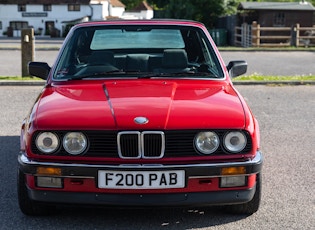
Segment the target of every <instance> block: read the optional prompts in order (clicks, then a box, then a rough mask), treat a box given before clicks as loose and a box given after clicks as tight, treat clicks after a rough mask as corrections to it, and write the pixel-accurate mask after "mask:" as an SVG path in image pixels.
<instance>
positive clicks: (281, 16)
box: [273, 12, 285, 26]
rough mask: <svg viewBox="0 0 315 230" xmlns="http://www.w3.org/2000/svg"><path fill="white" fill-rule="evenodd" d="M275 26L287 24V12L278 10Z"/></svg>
mask: <svg viewBox="0 0 315 230" xmlns="http://www.w3.org/2000/svg"><path fill="white" fill-rule="evenodd" d="M273 24H274V26H285V14H284V12H277V13H275V16H274V22H273Z"/></svg>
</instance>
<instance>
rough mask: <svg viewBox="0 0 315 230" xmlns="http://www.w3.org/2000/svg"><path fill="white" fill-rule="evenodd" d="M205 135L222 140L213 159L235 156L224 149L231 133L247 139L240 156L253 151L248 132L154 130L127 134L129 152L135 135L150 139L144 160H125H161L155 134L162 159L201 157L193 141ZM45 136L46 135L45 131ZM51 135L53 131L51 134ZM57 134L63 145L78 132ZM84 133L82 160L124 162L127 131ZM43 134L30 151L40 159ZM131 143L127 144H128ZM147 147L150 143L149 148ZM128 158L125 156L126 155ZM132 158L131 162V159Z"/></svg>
mask: <svg viewBox="0 0 315 230" xmlns="http://www.w3.org/2000/svg"><path fill="white" fill-rule="evenodd" d="M202 131H212V132H216V133H217V134H218V136H219V138H220V146H219V148H218V149H217V150H216V151H215V152H214V153H212V154H211V156H214V155H216V156H218V155H227V154H232V153H230V152H228V151H226V150H225V149H224V146H223V137H224V136H225V134H226V133H227V132H230V131H242V132H243V133H244V134H245V136H246V138H247V144H246V146H245V148H244V150H243V151H242V152H241V154H246V153H249V152H250V151H251V150H252V139H251V136H250V134H249V133H248V132H247V131H244V130H165V131H164V130H163V131H160V130H154V131H147V130H143V131H142V130H141V131H127V133H128V132H132V135H130V136H124V138H126V139H128V138H129V139H130V140H131V141H129V143H130V144H131V146H130V148H133V149H135V148H137V147H136V146H133V145H134V143H135V142H137V141H138V139H137V138H136V137H135V135H134V134H135V133H136V132H138V133H139V134H140V135H141V133H142V132H148V134H146V135H144V138H147V137H148V139H149V140H148V141H146V140H145V141H144V143H145V144H144V146H145V147H144V150H143V152H144V154H145V155H144V156H145V157H143V156H142V155H141V154H140V157H136V156H135V154H134V153H128V154H130V155H128V154H127V153H126V155H125V156H126V159H127V158H129V157H131V158H134V159H137V158H148V159H149V158H153V159H154V158H160V157H158V155H159V154H158V153H156V152H157V151H156V149H160V147H159V146H161V141H162V140H161V138H159V135H160V134H158V135H156V134H155V132H158V133H163V135H164V138H165V140H164V141H165V149H163V156H162V157H163V158H168V157H191V156H200V155H203V154H201V153H199V152H198V151H197V150H196V149H195V147H194V138H195V136H196V134H197V133H199V132H202ZM45 132H46V131H45ZM48 132H50V131H48ZM51 132H54V133H56V134H57V135H58V136H59V140H60V141H61V142H62V140H63V137H64V136H65V134H66V133H68V132H76V131H73V130H65V131H51ZM81 132H82V133H84V134H85V135H86V137H87V139H88V142H89V146H88V148H87V151H85V152H84V153H82V154H81V155H79V156H82V155H84V157H107V158H121V156H120V154H119V148H118V145H117V136H118V135H119V133H121V132H126V131H81ZM39 133H40V131H37V132H35V133H34V135H33V137H32V143H31V150H32V152H33V153H34V154H38V155H45V154H44V153H42V152H41V151H39V150H38V149H37V147H36V144H35V140H36V136H37V135H38V134H39ZM150 133H153V135H152V137H150ZM127 142H128V141H127ZM146 143H151V144H150V146H149V145H147V144H146ZM152 145H156V146H158V147H155V146H153V147H152ZM123 148H124V149H126V148H128V145H124V146H123ZM149 149H155V151H156V152H154V151H153V155H152V151H150V153H148V154H147V153H146V152H147V151H148V150H149ZM124 154H125V153H124ZM53 155H56V156H69V155H70V154H68V153H67V152H66V151H65V149H64V148H63V147H62V143H60V148H59V149H58V150H57V151H56V152H55V153H54V154H53ZM131 158H130V159H131Z"/></svg>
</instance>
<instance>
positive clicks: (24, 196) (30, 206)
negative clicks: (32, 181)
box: [17, 170, 55, 216]
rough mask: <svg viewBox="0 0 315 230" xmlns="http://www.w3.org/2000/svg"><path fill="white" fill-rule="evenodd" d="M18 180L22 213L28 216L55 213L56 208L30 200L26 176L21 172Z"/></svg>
mask: <svg viewBox="0 0 315 230" xmlns="http://www.w3.org/2000/svg"><path fill="white" fill-rule="evenodd" d="M17 178H18V181H17V188H18V191H17V192H18V202H19V207H20V210H21V211H22V213H24V214H25V215H28V216H44V215H49V214H52V213H54V212H55V206H50V205H46V204H44V203H39V202H37V201H34V200H31V199H30V198H29V196H28V191H27V187H26V180H25V175H24V174H23V173H22V172H21V171H20V170H19V171H18V177H17Z"/></svg>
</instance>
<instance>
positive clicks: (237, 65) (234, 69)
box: [226, 61, 247, 78]
mask: <svg viewBox="0 0 315 230" xmlns="http://www.w3.org/2000/svg"><path fill="white" fill-rule="evenodd" d="M226 68H227V70H228V71H229V74H230V77H231V78H234V77H237V76H240V75H242V74H244V73H246V71H247V62H246V61H230V63H229V64H228V65H227V67H226Z"/></svg>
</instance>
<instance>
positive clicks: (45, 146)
mask: <svg viewBox="0 0 315 230" xmlns="http://www.w3.org/2000/svg"><path fill="white" fill-rule="evenodd" d="M35 144H36V147H37V148H38V149H39V150H40V151H41V152H43V153H45V154H51V153H54V152H55V151H56V150H57V149H58V148H59V138H58V136H57V135H56V134H55V133H52V132H43V133H41V134H39V135H38V136H37V137H36V141H35Z"/></svg>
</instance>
